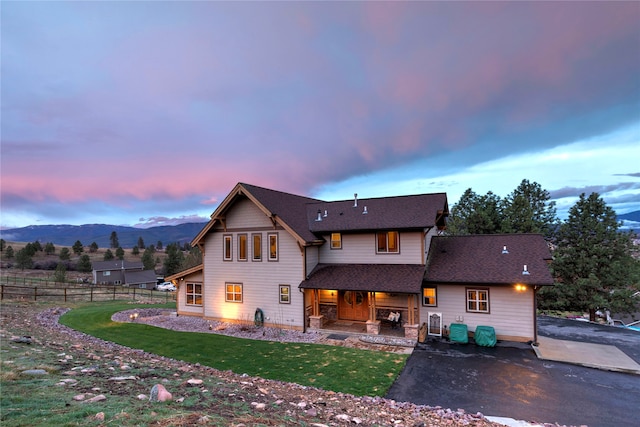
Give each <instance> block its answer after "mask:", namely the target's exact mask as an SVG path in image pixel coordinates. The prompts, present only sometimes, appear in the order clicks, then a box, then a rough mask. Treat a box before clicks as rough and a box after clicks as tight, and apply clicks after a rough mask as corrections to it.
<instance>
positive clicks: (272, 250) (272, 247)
mask: <svg viewBox="0 0 640 427" xmlns="http://www.w3.org/2000/svg"><path fill="white" fill-rule="evenodd" d="M268 236H269V261H277V260H278V234H277V233H269V235H268Z"/></svg>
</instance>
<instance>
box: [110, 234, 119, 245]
mask: <svg viewBox="0 0 640 427" xmlns="http://www.w3.org/2000/svg"><path fill="white" fill-rule="evenodd" d="M109 242H111V249H117V248H118V247H120V242H119V241H118V233H116V232H115V231H112V232H111V236H109Z"/></svg>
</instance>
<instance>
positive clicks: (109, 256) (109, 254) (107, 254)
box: [102, 249, 115, 261]
mask: <svg viewBox="0 0 640 427" xmlns="http://www.w3.org/2000/svg"><path fill="white" fill-rule="evenodd" d="M114 258H115V257H114V256H113V252H111V249H107V251H106V252H105V253H104V257H103V258H102V259H103V260H104V261H111V260H112V259H114Z"/></svg>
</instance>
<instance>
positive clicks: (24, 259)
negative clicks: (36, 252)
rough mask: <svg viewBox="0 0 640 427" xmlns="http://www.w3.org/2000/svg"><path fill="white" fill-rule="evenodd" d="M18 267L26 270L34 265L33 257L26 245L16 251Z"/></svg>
mask: <svg viewBox="0 0 640 427" xmlns="http://www.w3.org/2000/svg"><path fill="white" fill-rule="evenodd" d="M16 267H18V268H20V269H22V270H24V269H29V268H31V267H33V258H32V255H31V254H30V252H29V250H27V248H26V247H24V248H22V249H20V250H19V251H18V252H16Z"/></svg>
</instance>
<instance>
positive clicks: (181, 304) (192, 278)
mask: <svg viewBox="0 0 640 427" xmlns="http://www.w3.org/2000/svg"><path fill="white" fill-rule="evenodd" d="M187 283H203V274H202V272H201V271H198V272H197V273H193V274H189V275H188V276H185V277H184V280H180V281H179V283H178V290H177V291H176V292H177V293H178V303H177V312H178V314H179V315H188V316H202V315H203V313H204V307H203V306H202V305H187V304H186V300H187V298H186V288H187V286H186V284H187ZM204 294H205V290H204V286H203V287H202V296H203V301H204Z"/></svg>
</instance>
